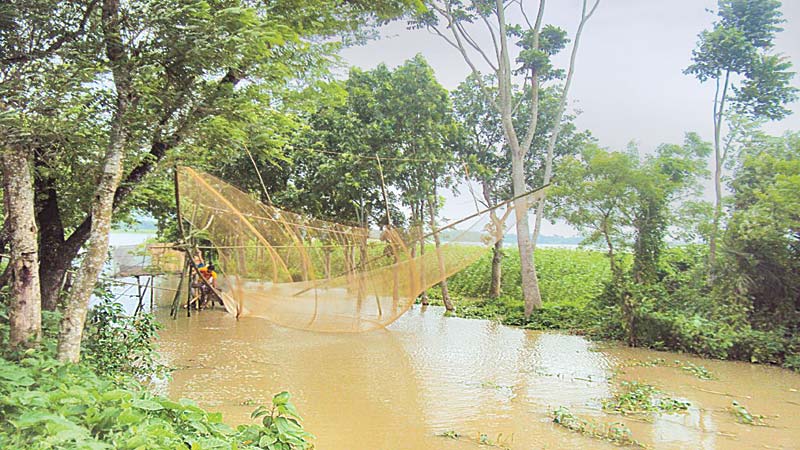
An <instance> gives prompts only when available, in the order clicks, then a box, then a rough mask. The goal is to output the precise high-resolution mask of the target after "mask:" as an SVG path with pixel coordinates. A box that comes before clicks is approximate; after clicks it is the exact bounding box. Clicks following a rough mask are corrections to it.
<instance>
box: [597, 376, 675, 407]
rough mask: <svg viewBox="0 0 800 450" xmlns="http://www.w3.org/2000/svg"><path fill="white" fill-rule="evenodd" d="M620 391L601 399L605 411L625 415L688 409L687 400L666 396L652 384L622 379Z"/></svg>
mask: <svg viewBox="0 0 800 450" xmlns="http://www.w3.org/2000/svg"><path fill="white" fill-rule="evenodd" d="M621 387H622V389H621V391H620V392H618V393H617V394H615V395H614V397H613V398H611V399H608V400H605V401H603V410H605V411H606V412H610V413H614V414H621V415H623V416H627V415H647V414H650V413H668V414H670V413H678V412H683V411H686V410H687V409H689V402H685V401H682V400H676V399H674V398H671V397H668V396H666V395H665V394H664V393H663V392H661V391H660V390H658V389H656V388H655V387H654V386H652V385H649V384H646V383H640V382H638V381H623V382H622V385H621Z"/></svg>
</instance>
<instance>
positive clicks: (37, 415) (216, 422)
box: [0, 350, 311, 450]
mask: <svg viewBox="0 0 800 450" xmlns="http://www.w3.org/2000/svg"><path fill="white" fill-rule="evenodd" d="M21 356H22V357H21V359H20V360H19V361H10V360H7V359H0V417H3V420H2V421H0V448H26V449H30V450H39V449H53V448H58V449H150V448H164V449H185V448H192V449H197V450H202V449H236V448H238V449H280V450H291V449H305V448H310V446H311V445H310V443H309V440H308V439H309V438H310V435H309V434H308V433H306V432H305V431H303V429H302V427H301V426H300V424H299V416H298V414H297V411H296V410H295V408H294V406H293V405H292V404H291V403H290V402H289V394H287V393H285V392H284V393H281V394H278V395H276V396H275V397H274V398H273V402H272V408H271V409H265V408H259V409H258V410H256V413H254V418H261V419H262V423H261V424H260V425H242V426H239V427H237V428H236V429H234V428H231V427H229V426H227V425H225V424H224V423H222V416H221V415H220V414H218V413H208V412H206V411H204V410H203V409H201V408H199V407H198V406H197V405H196V404H194V403H193V402H191V401H189V400H180V401H177V402H175V401H172V400H170V399H168V398H166V397H159V396H154V395H151V394H150V393H149V392H147V391H146V390H143V389H141V388H139V387H138V386H139V385H138V383H136V382H135V381H134V380H133V379H131V378H127V379H120V378H119V377H115V378H111V377H107V376H103V375H98V374H96V373H95V372H94V371H93V370H91V368H89V367H88V366H85V365H79V364H62V363H59V362H58V361H56V360H55V359H53V358H52V357H50V356H48V355H43V354H42V353H41V352H37V351H36V350H29V351H27V352H26V353H24V354H22V355H21Z"/></svg>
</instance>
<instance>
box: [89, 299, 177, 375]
mask: <svg viewBox="0 0 800 450" xmlns="http://www.w3.org/2000/svg"><path fill="white" fill-rule="evenodd" d="M158 329H159V325H158V323H157V322H156V321H155V318H154V317H153V316H152V315H151V314H144V313H143V314H139V315H137V316H135V317H134V316H127V315H126V314H125V310H124V308H123V306H122V305H121V304H120V303H116V302H114V301H111V300H108V299H106V300H104V301H103V302H101V303H100V304H98V305H95V306H94V307H93V308H92V309H91V310H90V311H89V316H88V318H87V320H86V327H85V329H84V332H83V343H82V345H81V359H82V360H83V361H85V362H86V363H87V364H89V365H91V366H93V368H94V369H95V371H97V373H99V374H102V375H120V374H124V375H133V376H135V377H137V378H140V379H145V378H148V377H150V376H153V375H160V374H161V373H162V372H163V371H164V370H165V368H164V367H163V366H162V365H161V364H159V362H158V355H157V353H156V350H155V340H156V338H158V335H157V331H158Z"/></svg>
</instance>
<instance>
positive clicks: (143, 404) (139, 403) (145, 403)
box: [131, 399, 164, 411]
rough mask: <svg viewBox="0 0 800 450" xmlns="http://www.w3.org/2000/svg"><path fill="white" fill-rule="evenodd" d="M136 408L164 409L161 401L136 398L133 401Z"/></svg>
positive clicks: (146, 409) (148, 409)
mask: <svg viewBox="0 0 800 450" xmlns="http://www.w3.org/2000/svg"><path fill="white" fill-rule="evenodd" d="M131 405H132V406H133V407H134V408H139V409H144V410H145V411H160V410H162V409H164V407H163V406H161V404H160V403H158V402H154V401H152V400H144V399H136V400H134V401H133V403H131Z"/></svg>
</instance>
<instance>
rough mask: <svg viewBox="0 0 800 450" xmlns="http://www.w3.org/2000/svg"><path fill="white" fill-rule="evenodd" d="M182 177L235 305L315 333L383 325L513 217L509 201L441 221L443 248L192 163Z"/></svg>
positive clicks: (472, 256)
mask: <svg viewBox="0 0 800 450" xmlns="http://www.w3.org/2000/svg"><path fill="white" fill-rule="evenodd" d="M178 184H179V192H180V209H181V214H182V216H183V218H184V220H186V221H188V222H189V223H190V224H191V226H192V228H193V230H194V234H195V235H197V236H202V237H203V238H204V239H207V240H209V241H210V242H211V243H212V244H213V249H214V251H215V252H216V254H217V261H216V262H217V266H218V271H219V272H220V274H221V276H220V278H219V287H220V290H221V293H220V296H221V297H222V299H223V302H224V304H225V308H226V309H227V310H228V312H230V313H232V314H235V315H237V316H254V317H261V318H264V319H267V320H269V321H271V322H274V323H277V324H279V325H283V326H288V327H292V328H300V329H307V330H313V331H325V332H359V331H367V330H372V329H376V328H382V327H385V326H386V325H388V324H390V323H392V322H393V321H394V320H396V319H397V318H398V317H400V316H401V315H402V314H403V313H405V312H406V311H408V309H409V308H410V307H411V305H413V304H414V302H415V300H416V298H417V297H418V296H419V295H420V294H421V293H422V292H424V291H425V290H427V289H429V288H430V287H432V286H434V285H436V284H437V283H439V282H441V281H442V280H445V279H446V278H447V277H449V276H451V275H453V274H455V273H456V272H458V271H460V270H462V269H464V268H465V267H467V266H469V265H470V264H472V263H473V262H475V261H476V260H477V259H478V258H480V257H481V255H483V254H484V253H485V252H486V251H487V250H488V249H490V248H491V247H492V246H493V245H494V244H495V242H497V241H498V240H499V239H502V236H503V235H504V232H505V228H506V226H507V224H508V223H511V224H512V225H513V221H512V220H506V218H508V217H509V216H510V215H511V209H512V208H513V203H511V202H509V203H507V204H505V205H504V208H502V209H501V208H497V209H493V210H487V211H483V212H482V213H480V214H475V215H474V216H472V217H470V218H468V219H462V220H460V221H458V222H455V223H453V224H450V225H448V226H446V227H442V228H438V229H437V230H436V234H437V235H438V237H439V238H440V240H441V241H442V244H441V245H440V246H436V245H435V244H434V243H433V242H434V239H433V233H429V235H428V236H425V235H423V234H422V232H421V231H417V232H409V231H408V230H401V229H398V228H391V227H384V228H383V229H382V230H381V231H377V230H375V231H370V230H369V229H368V228H365V227H357V226H349V225H342V224H338V223H333V222H327V221H323V220H317V219H312V218H309V217H306V216H303V215H300V214H295V213H291V212H287V211H284V210H281V209H278V208H276V207H273V206H270V205H266V204H264V203H262V202H260V201H258V200H257V199H256V198H255V197H254V196H253V195H251V194H247V193H245V192H242V191H240V190H239V189H237V188H235V187H233V186H232V185H230V184H228V183H226V182H224V181H222V180H220V179H219V178H216V177H214V176H212V175H208V174H205V173H201V172H198V171H195V170H193V169H191V168H180V169H179V171H178ZM535 197H536V193H531V194H528V195H526V196H525V197H523V198H521V201H526V202H530V201H532V200H534V199H535ZM454 225H457V227H458V229H456V226H454ZM420 242H424V245H420V244H419V243H420Z"/></svg>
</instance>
